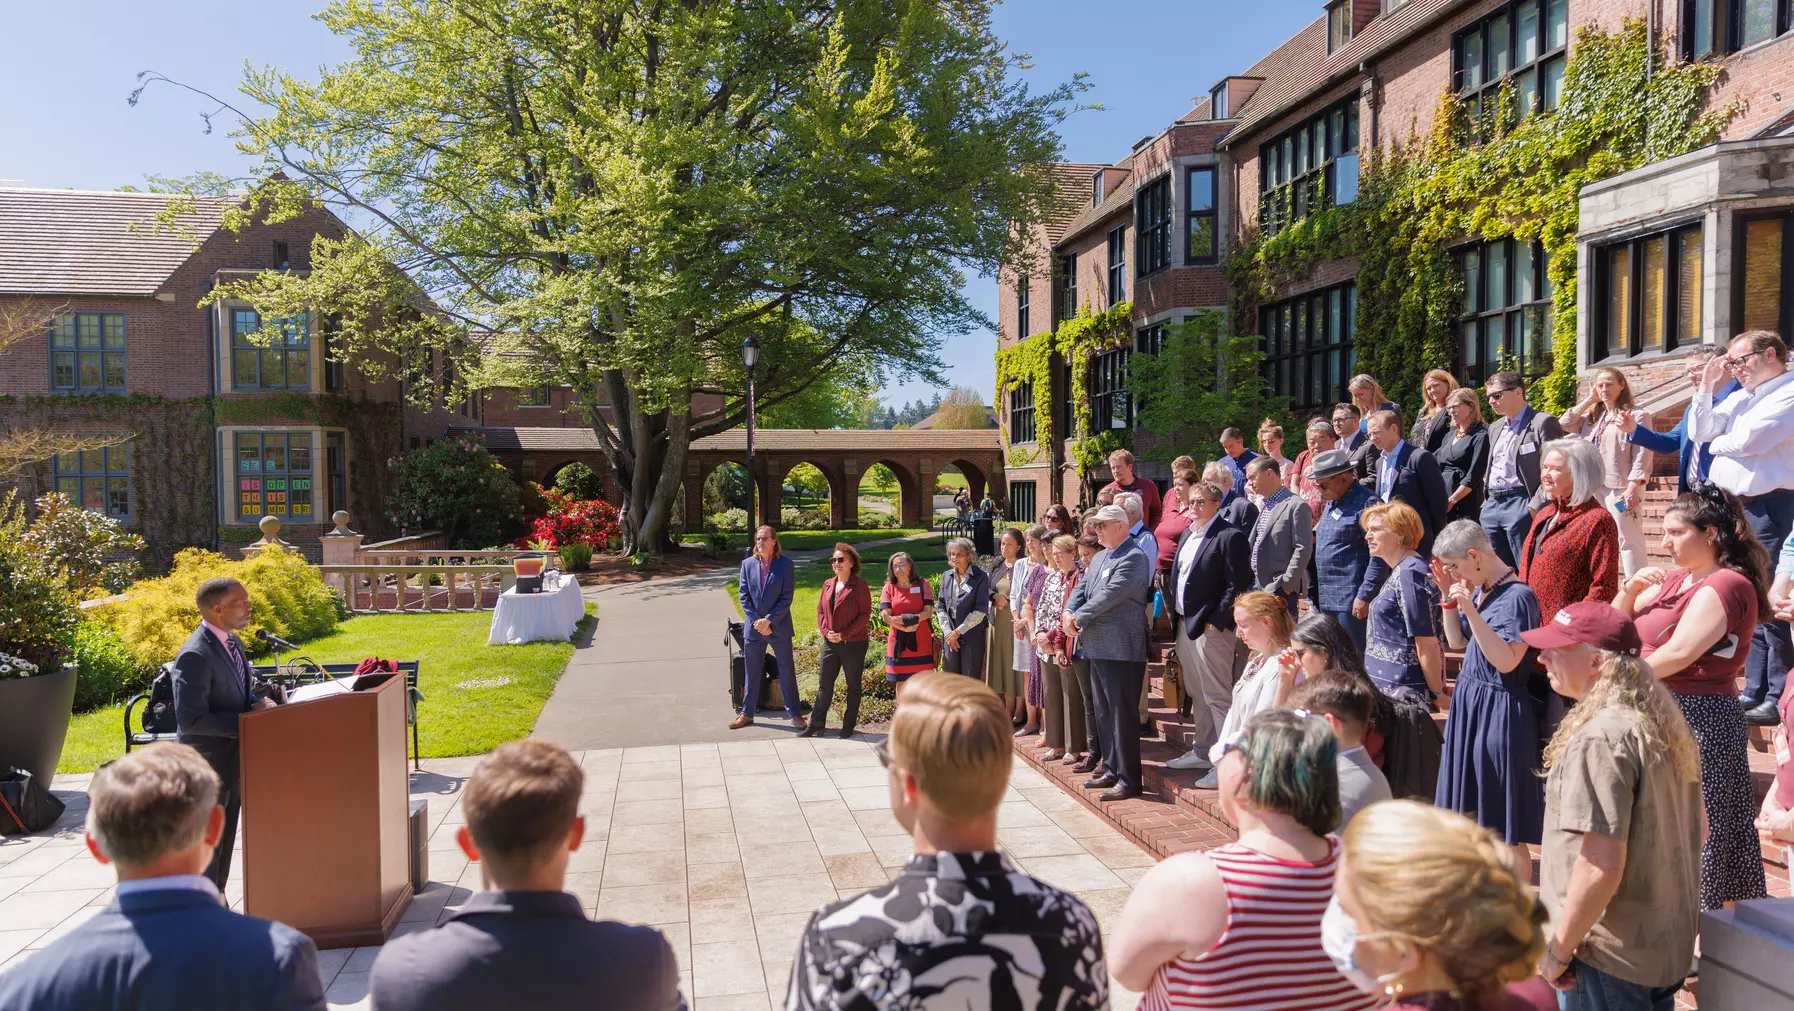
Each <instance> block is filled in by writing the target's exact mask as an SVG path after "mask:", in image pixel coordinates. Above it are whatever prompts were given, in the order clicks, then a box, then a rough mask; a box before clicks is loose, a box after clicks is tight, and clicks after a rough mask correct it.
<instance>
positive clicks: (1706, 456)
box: [1619, 344, 1743, 495]
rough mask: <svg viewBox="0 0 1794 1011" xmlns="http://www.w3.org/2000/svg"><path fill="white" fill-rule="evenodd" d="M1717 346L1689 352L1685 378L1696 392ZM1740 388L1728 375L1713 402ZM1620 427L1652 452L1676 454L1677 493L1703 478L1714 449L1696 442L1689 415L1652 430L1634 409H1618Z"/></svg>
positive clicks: (1720, 400) (1711, 461) (1631, 439)
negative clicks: (1690, 431) (1666, 427)
mask: <svg viewBox="0 0 1794 1011" xmlns="http://www.w3.org/2000/svg"><path fill="white" fill-rule="evenodd" d="M1719 351H1720V349H1719V348H1717V347H1715V346H1713V345H1711V344H1701V345H1698V346H1696V347H1695V348H1694V350H1692V351H1690V352H1688V381H1689V382H1690V383H1692V384H1694V386H1695V387H1696V392H1697V393H1698V392H1699V387H1700V384H1701V373H1702V372H1705V371H1706V370H1707V363H1708V362H1710V361H1712V360H1713V356H1714V355H1717V354H1719ZM1741 389H1743V387H1742V386H1739V385H1738V380H1736V379H1727V380H1726V381H1725V382H1724V383H1723V384H1722V385H1720V387H1719V388H1718V389H1716V390H1714V391H1713V403H1714V404H1715V405H1718V404H1723V403H1725V401H1726V398H1727V397H1730V396H1731V395H1732V394H1734V393H1737V392H1738V391H1739V390H1741ZM1619 426H1620V430H1621V431H1623V432H1625V433H1626V441H1627V442H1630V443H1632V444H1634V445H1637V446H1643V447H1644V448H1646V449H1648V450H1650V451H1651V452H1653V453H1659V454H1662V455H1664V456H1669V455H1672V454H1673V455H1675V456H1676V458H1677V460H1678V461H1680V462H1679V463H1678V465H1677V467H1676V494H1678V495H1680V494H1682V493H1684V492H1686V491H1687V490H1688V483H1689V482H1690V481H1695V480H1706V477H1707V468H1708V466H1710V465H1711V464H1712V463H1713V450H1712V449H1711V448H1710V444H1708V443H1705V442H1695V441H1694V440H1693V439H1691V438H1689V436H1688V415H1686V414H1684V415H1682V420H1681V421H1678V422H1676V427H1674V428H1672V429H1670V430H1669V431H1667V432H1657V431H1653V430H1652V429H1651V428H1649V427H1648V426H1644V425H1640V424H1639V423H1638V417H1637V415H1636V413H1635V412H1633V411H1624V412H1621V414H1620V416H1619Z"/></svg>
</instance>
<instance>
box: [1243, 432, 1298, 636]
mask: <svg viewBox="0 0 1794 1011" xmlns="http://www.w3.org/2000/svg"><path fill="white" fill-rule="evenodd" d="M1246 480H1247V482H1248V483H1249V485H1250V486H1251V488H1252V491H1253V493H1254V494H1256V495H1257V496H1258V497H1259V498H1261V499H1263V500H1264V505H1263V506H1261V507H1259V510H1258V522H1257V523H1255V524H1253V526H1252V530H1251V531H1250V535H1251V540H1250V544H1251V547H1252V585H1253V586H1255V587H1257V588H1258V589H1260V590H1263V591H1265V592H1266V593H1275V594H1276V595H1277V596H1279V597H1282V598H1283V599H1284V601H1285V602H1287V603H1288V604H1289V613H1290V614H1291V615H1292V616H1294V615H1295V614H1296V613H1297V612H1296V601H1297V600H1298V599H1300V598H1301V596H1302V593H1303V591H1305V590H1306V589H1307V588H1308V559H1310V558H1311V557H1313V556H1314V524H1313V523H1312V522H1310V519H1311V518H1312V517H1313V516H1314V513H1313V512H1312V511H1311V510H1309V508H1308V503H1307V502H1304V501H1302V499H1301V498H1300V497H1298V496H1297V495H1296V494H1295V493H1294V492H1292V491H1290V489H1289V486H1288V485H1286V484H1284V483H1283V476H1282V474H1281V473H1280V468H1279V466H1278V463H1277V461H1276V460H1273V459H1271V458H1270V457H1268V456H1261V457H1259V458H1258V459H1256V460H1253V461H1252V462H1251V463H1249V464H1247V465H1246Z"/></svg>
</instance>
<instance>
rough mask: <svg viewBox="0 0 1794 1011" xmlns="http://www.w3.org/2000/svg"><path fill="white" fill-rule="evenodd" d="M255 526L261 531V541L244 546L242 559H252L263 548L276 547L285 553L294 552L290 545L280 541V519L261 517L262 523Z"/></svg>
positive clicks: (276, 517)
mask: <svg viewBox="0 0 1794 1011" xmlns="http://www.w3.org/2000/svg"><path fill="white" fill-rule="evenodd" d="M256 526H258V527H260V528H261V529H262V539H261V540H259V541H256V542H255V543H254V544H249V545H246V546H245V547H244V548H243V557H244V558H254V557H255V556H256V555H257V554H259V553H260V552H261V550H262V549H263V548H267V547H274V546H276V545H278V546H279V547H280V548H281V549H282V550H285V551H292V550H294V548H293V546H292V545H291V544H288V543H287V542H286V541H283V540H281V539H280V517H278V516H263V517H262V521H261V522H260V523H257V524H256Z"/></svg>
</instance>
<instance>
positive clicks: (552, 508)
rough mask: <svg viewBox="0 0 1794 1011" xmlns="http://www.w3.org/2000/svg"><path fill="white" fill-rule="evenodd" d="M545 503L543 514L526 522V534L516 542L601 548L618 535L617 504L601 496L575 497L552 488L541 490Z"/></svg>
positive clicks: (600, 549)
mask: <svg viewBox="0 0 1794 1011" xmlns="http://www.w3.org/2000/svg"><path fill="white" fill-rule="evenodd" d="M542 497H543V498H544V499H545V500H546V501H547V503H548V512H547V514H546V515H543V516H540V517H538V518H537V519H536V520H535V521H534V522H533V523H531V524H530V530H529V533H528V534H527V535H526V536H525V537H524V538H523V540H522V541H520V542H519V545H520V546H524V547H527V546H528V545H529V544H530V543H531V542H537V543H542V544H545V545H547V546H548V547H551V548H558V547H562V546H563V545H567V544H590V545H591V546H592V547H593V548H594V549H596V550H599V551H602V550H604V548H605V547H606V546H607V545H609V544H610V541H611V538H613V537H616V536H618V534H619V532H620V531H619V528H618V526H617V507H616V506H614V505H611V504H610V503H609V502H606V501H604V500H603V499H576V498H574V497H573V496H571V495H568V494H567V493H566V492H563V491H560V490H559V489H556V488H544V489H542Z"/></svg>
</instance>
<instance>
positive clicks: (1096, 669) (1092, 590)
mask: <svg viewBox="0 0 1794 1011" xmlns="http://www.w3.org/2000/svg"><path fill="white" fill-rule="evenodd" d="M1093 525H1094V527H1095V528H1096V537H1097V540H1098V541H1100V542H1101V543H1102V546H1103V550H1102V551H1099V552H1097V554H1096V556H1095V557H1094V558H1092V559H1090V568H1089V570H1088V571H1086V572H1085V573H1084V578H1083V579H1082V580H1080V581H1079V582H1078V586H1077V589H1075V590H1073V591H1072V593H1071V599H1070V600H1068V601H1066V603H1065V613H1064V616H1063V617H1061V619H1060V621H1061V624H1062V627H1063V628H1064V629H1065V634H1067V635H1071V636H1076V637H1077V638H1078V648H1079V649H1080V650H1081V651H1082V653H1083V656H1084V657H1085V659H1087V660H1089V661H1090V694H1091V696H1092V699H1091V701H1092V703H1093V704H1094V706H1095V709H1096V719H1097V724H1098V726H1100V727H1101V728H1102V729H1101V731H1100V736H1101V738H1102V745H1103V752H1104V754H1103V764H1104V765H1105V766H1106V767H1107V769H1108V771H1107V772H1106V773H1105V774H1104V775H1102V776H1098V777H1096V778H1095V779H1088V780H1085V781H1084V786H1085V788H1086V789H1091V790H1103V791H1104V792H1103V793H1100V794H1098V795H1097V798H1096V799H1097V800H1126V799H1127V798H1129V797H1138V796H1139V795H1140V789H1141V782H1142V780H1141V778H1140V727H1139V724H1138V723H1137V722H1136V710H1135V704H1136V702H1137V700H1138V699H1139V697H1140V686H1141V684H1142V683H1144V680H1145V678H1146V622H1144V621H1142V620H1141V610H1142V609H1143V608H1144V607H1145V606H1146V599H1147V594H1148V593H1149V592H1150V590H1149V587H1150V585H1151V584H1150V583H1149V582H1148V573H1149V571H1150V570H1151V569H1152V568H1153V567H1154V566H1155V565H1157V563H1158V560H1157V559H1154V558H1147V557H1146V552H1144V551H1142V550H1140V545H1139V544H1138V543H1137V542H1135V541H1134V540H1133V539H1132V538H1130V537H1129V536H1128V526H1129V523H1128V516H1127V512H1126V511H1125V510H1123V509H1122V508H1121V507H1119V506H1112V505H1107V506H1103V507H1102V508H1101V509H1098V510H1097V511H1096V517H1095V521H1094V523H1093Z"/></svg>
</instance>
